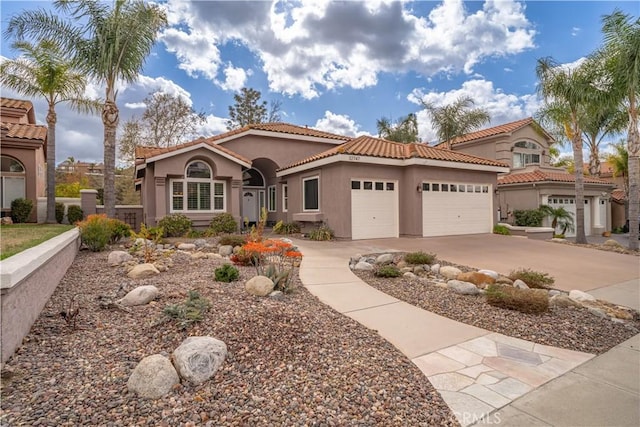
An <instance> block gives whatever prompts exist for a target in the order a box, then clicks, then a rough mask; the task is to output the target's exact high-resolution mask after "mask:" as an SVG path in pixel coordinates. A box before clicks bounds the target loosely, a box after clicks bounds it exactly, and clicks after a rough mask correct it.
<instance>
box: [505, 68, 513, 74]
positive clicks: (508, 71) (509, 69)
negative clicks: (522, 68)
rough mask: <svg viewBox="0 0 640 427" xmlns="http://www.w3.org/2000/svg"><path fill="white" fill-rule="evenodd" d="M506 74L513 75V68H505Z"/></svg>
mask: <svg viewBox="0 0 640 427" xmlns="http://www.w3.org/2000/svg"><path fill="white" fill-rule="evenodd" d="M504 72H505V73H513V68H509V67H504Z"/></svg>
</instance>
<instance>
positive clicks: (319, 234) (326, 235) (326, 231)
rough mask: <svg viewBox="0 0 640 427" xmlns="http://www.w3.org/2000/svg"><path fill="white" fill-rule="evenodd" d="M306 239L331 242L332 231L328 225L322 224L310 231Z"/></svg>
mask: <svg viewBox="0 0 640 427" xmlns="http://www.w3.org/2000/svg"><path fill="white" fill-rule="evenodd" d="M308 237H309V239H310V240H331V239H333V230H332V229H331V228H329V226H328V225H326V224H322V225H321V226H320V227H318V228H316V229H315V230H311V231H310V232H309V235H308Z"/></svg>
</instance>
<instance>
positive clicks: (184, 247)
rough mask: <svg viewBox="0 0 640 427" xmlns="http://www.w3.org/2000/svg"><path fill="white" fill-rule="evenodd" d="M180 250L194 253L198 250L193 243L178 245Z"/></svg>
mask: <svg viewBox="0 0 640 427" xmlns="http://www.w3.org/2000/svg"><path fill="white" fill-rule="evenodd" d="M178 249H180V250H181V251H193V250H195V249H196V245H194V244H193V243H180V244H179V245H178Z"/></svg>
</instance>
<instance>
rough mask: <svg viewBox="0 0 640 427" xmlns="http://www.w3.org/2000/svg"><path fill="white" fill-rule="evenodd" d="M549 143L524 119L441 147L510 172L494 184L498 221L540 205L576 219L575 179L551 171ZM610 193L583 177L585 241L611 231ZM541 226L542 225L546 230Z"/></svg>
mask: <svg viewBox="0 0 640 427" xmlns="http://www.w3.org/2000/svg"><path fill="white" fill-rule="evenodd" d="M553 141H554V140H553V138H552V137H551V136H550V135H549V134H548V133H547V132H546V131H545V130H544V129H542V128H541V127H540V126H539V125H538V124H537V123H536V122H535V121H534V120H533V119H532V118H530V117H529V118H526V119H522V120H518V121H515V122H511V123H506V124H503V125H500V126H495V127H491V128H487V129H483V130H480V131H477V132H472V133H469V134H466V135H463V136H461V137H458V138H455V139H453V140H451V141H448V142H447V143H443V144H446V145H448V146H449V147H450V149H451V150H453V151H455V152H460V153H467V154H472V155H475V156H480V157H484V158H487V159H495V160H497V161H500V162H504V163H506V164H508V165H509V168H510V170H509V172H508V173H505V174H501V175H500V176H499V178H498V186H497V190H498V210H499V213H498V215H499V216H500V220H501V221H506V222H511V221H512V220H513V216H512V213H513V211H514V210H519V209H536V208H537V207H538V206H540V205H543V204H545V205H550V206H553V207H560V206H563V207H564V208H565V209H566V210H568V211H569V212H573V214H574V218H575V176H574V175H573V174H572V173H568V172H567V171H566V170H564V169H560V168H554V167H552V166H551V165H550V157H549V147H550V145H551V144H552V143H553ZM443 144H440V145H441V146H442V145H443ZM613 188H614V185H613V184H612V183H611V182H608V181H606V180H604V179H599V178H594V177H589V176H585V177H584V195H585V199H584V203H585V211H584V212H585V233H586V235H588V236H589V235H597V234H600V233H602V232H603V231H607V230H611V192H612V190H613ZM546 221H547V223H546V224H545V225H548V220H546ZM567 235H575V233H567Z"/></svg>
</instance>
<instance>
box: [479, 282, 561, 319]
mask: <svg viewBox="0 0 640 427" xmlns="http://www.w3.org/2000/svg"><path fill="white" fill-rule="evenodd" d="M485 298H486V299H487V302H488V303H489V304H491V305H493V306H494V307H500V308H506V309H508V310H516V311H519V312H521V313H528V314H540V313H544V312H545V311H548V310H549V297H548V296H547V294H546V292H543V291H539V290H534V289H518V288H514V287H513V286H505V285H489V286H488V287H487V289H486V292H485Z"/></svg>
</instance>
